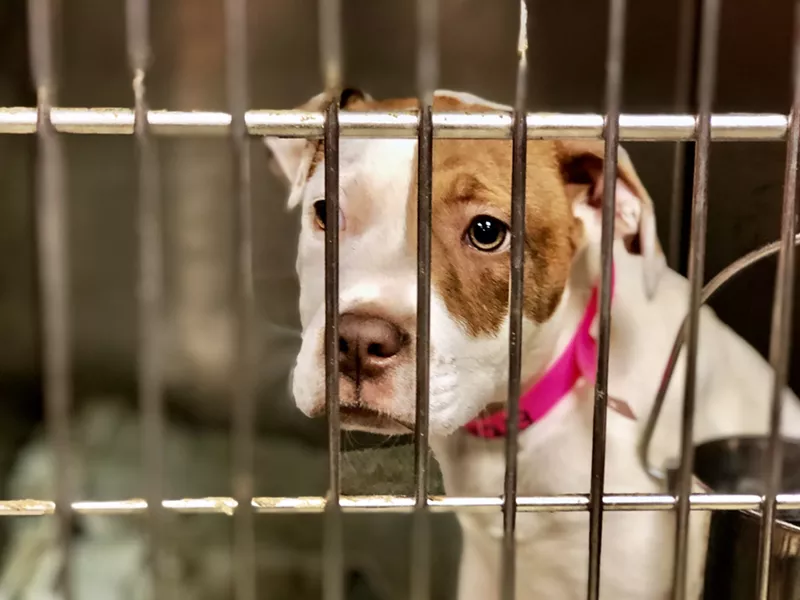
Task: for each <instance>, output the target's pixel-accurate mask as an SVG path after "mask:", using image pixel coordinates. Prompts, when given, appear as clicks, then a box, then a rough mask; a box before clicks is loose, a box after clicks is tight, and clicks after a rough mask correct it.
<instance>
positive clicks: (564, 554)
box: [265, 90, 800, 600]
mask: <svg viewBox="0 0 800 600" xmlns="http://www.w3.org/2000/svg"><path fill="white" fill-rule="evenodd" d="M327 101H328V100H327V99H326V96H325V95H323V94H319V95H317V96H315V97H313V98H311V99H310V100H308V101H307V102H306V103H305V104H303V105H302V106H299V107H298V108H299V109H301V110H309V111H319V110H322V109H323V108H324V106H325V104H326V102H327ZM339 103H340V107H341V110H343V111H350V110H353V111H362V112H369V111H383V112H385V111H415V110H417V106H418V105H417V101H416V100H415V99H410V98H407V99H402V98H401V99H389V100H376V99H374V98H373V97H372V96H370V95H369V94H367V93H365V92H361V91H358V90H347V91H346V92H344V93H342V95H341V97H340V98H339ZM433 109H434V111H450V112H473V113H477V112H486V111H498V110H500V111H509V110H511V109H510V107H509V106H505V105H502V104H498V103H495V102H492V101H489V100H487V99H484V98H481V97H478V96H476V95H473V94H469V93H465V92H454V91H447V90H443V91H438V92H437V93H436V94H435V96H434V103H433ZM265 142H266V144H267V146H268V148H269V149H270V151H271V154H272V156H273V157H274V159H275V164H277V166H278V169H279V171H280V173H281V174H282V176H283V177H285V179H286V181H287V182H288V184H289V187H290V191H289V194H288V206H289V208H290V209H294V208H297V207H300V214H301V219H302V225H301V230H300V234H299V243H298V255H297V273H298V277H299V281H300V300H299V312H300V319H301V325H302V344H301V348H300V351H299V353H298V357H297V361H296V364H295V367H294V370H293V376H292V382H293V383H292V389H293V395H294V398H295V401H296V404H297V406H298V407H299V409H300V410H301V411H302V412H303V413H305V414H306V415H307V416H309V417H317V416H322V415H324V413H325V400H324V387H325V386H324V343H323V339H324V326H325V309H324V307H325V296H324V281H325V278H324V245H325V243H324V230H325V229H326V227H329V226H331V224H329V223H326V219H325V200H324V169H323V162H324V152H323V145H322V142H321V141H308V140H304V139H289V138H274V137H268V138H266V140H265ZM603 162H604V143H603V141H600V140H577V139H568V140H552V141H551V140H543V141H533V140H531V141H529V142H528V146H527V175H526V223H525V229H524V235H525V241H524V253H525V266H524V301H523V330H522V376H523V383H524V385H523V399H522V400H521V403H523V402H527V401H528V400H531V410H527V407H528V405H527V404H525V405H524V406H522V408H523V409H525V410H522V417H523V421H522V422H521V431H520V434H519V455H518V469H519V472H518V493H519V494H520V495H522V496H537V495H555V494H571V493H587V492H588V490H589V486H590V471H591V467H590V457H591V448H592V421H593V398H594V395H593V394H594V392H593V372H592V371H591V363H592V359H593V357H596V354H590V355H587V354H586V349H587V348H588V351H592V344H593V343H594V342H595V340H596V337H597V318H596V303H597V289H598V283H599V278H600V250H599V247H600V228H601V205H602V200H603V189H604V185H603ZM511 165H512V148H511V142H510V141H508V140H477V139H474V140H466V139H438V138H437V139H436V140H435V141H434V144H433V199H432V214H433V216H432V258H431V285H432V292H431V296H432V297H431V335H430V348H431V357H430V408H429V424H430V444H431V448H432V450H433V454H434V456H435V458H436V460H437V461H438V463H439V465H440V467H441V469H442V474H443V477H444V482H445V488H446V490H447V493H448V494H449V495H455V496H482V497H486V496H494V497H496V496H498V495H502V493H503V479H504V470H505V460H504V452H505V450H504V447H505V443H504V440H503V429H502V423H503V421H504V418H505V416H504V412H503V407H504V405H505V404H506V402H507V391H508V368H509V358H508V339H509V276H510V260H509V245H510V231H509V230H510V225H509V223H510V212H511V210H510V209H511V194H510V186H511V171H512V166H511ZM416 173H417V142H416V140H414V139H355V138H349V137H343V138H342V139H341V141H340V212H339V219H338V221H339V222H338V226H339V229H340V232H339V236H340V300H339V303H340V304H339V307H340V322H339V323H340V325H339V333H340V340H339V346H340V361H341V362H340V371H341V376H340V388H339V394H340V411H341V419H342V424H343V427H345V428H346V429H351V430H362V431H369V432H374V433H381V434H386V435H398V434H407V433H409V432H411V431H413V428H414V416H415V344H414V336H415V327H416V294H417V290H416V282H417V279H416V277H417V267H416V242H417V239H416V238H417V230H416V218H417V202H416V197H417V195H416V190H417V184H416ZM615 195H616V219H615V240H614V250H613V257H614V258H613V260H614V267H613V272H614V278H613V299H612V306H611V314H612V321H611V341H610V363H609V411H608V420H607V450H606V471H605V490H606V492H607V493H664V492H665V490H664V489H663V487H662V486H661V485H659V484H658V483H656V482H655V481H654V480H652V479H651V478H650V477H649V476H648V475H647V474H646V473H645V472H644V470H643V469H642V467H641V465H640V464H639V462H638V461H637V458H636V456H637V455H636V446H637V443H638V441H639V439H640V436H641V429H642V427H643V426H644V421H645V419H646V417H647V415H648V414H649V411H650V409H651V405H652V403H653V399H654V397H655V394H656V390H657V388H658V386H659V383H660V381H661V377H662V374H663V370H664V366H665V364H666V362H667V358H668V356H669V353H670V350H671V346H672V343H673V340H674V338H675V335H676V334H677V332H678V330H679V328H680V326H681V323H682V322H683V319H684V318H685V316H686V315H687V311H688V299H689V285H688V282H687V280H686V279H685V278H684V277H683V276H681V275H680V274H678V273H677V272H675V271H673V270H671V269H670V268H668V266H667V265H666V261H665V259H664V254H663V252H662V250H661V246H660V243H659V240H658V235H657V228H656V220H655V212H654V207H653V201H652V199H651V198H650V196H649V194H648V192H647V190H646V188H645V186H644V184H643V183H642V181H641V180H640V178H639V176H638V174H637V172H636V169H635V168H634V165H633V163H632V161H631V159H630V157H629V155H628V154H627V152H626V151H625V149H624V148H622V147H620V149H619V156H618V178H617V182H616V192H615ZM334 226H335V225H334ZM699 339H700V349H699V356H698V367H697V400H696V404H697V407H696V417H695V432H694V434H695V435H694V438H695V441H696V443H700V442H702V441H706V440H710V439H713V438H718V437H724V436H732V435H744V434H765V433H766V432H767V431H768V430H769V426H768V423H769V412H770V402H769V398H770V390H771V387H772V381H773V376H772V370H771V368H770V367H769V365H768V363H767V362H766V361H765V360H764V359H763V358H762V357H761V356H760V355H759V354H758V353H757V352H756V351H755V349H754V348H752V347H751V346H749V345H748V344H747V343H746V342H745V341H744V340H743V339H742V338H741V337H739V336H738V335H737V334H736V333H735V332H734V331H733V330H732V329H730V328H729V327H728V326H727V325H725V324H724V323H723V322H722V321H721V320H720V319H719V318H718V317H717V316H716V315H715V313H714V312H713V311H712V310H711V309H709V308H707V307H704V308H703V309H702V313H701V320H700V332H699ZM594 360H596V358H595V359H594ZM587 364H588V365H589V366H588V367H587ZM564 365H567V367H569V366H570V365H572V367H571V368H572V375H569V374H567V375H565V373H568V372H570V369H569V368H567V369H566V370H564V368H562V367H564ZM576 365H577V366H576ZM576 369H577V371H576ZM576 372H577V375H576ZM684 373H685V353H684V354H683V355H682V356H681V359H680V361H679V363H678V366H677V369H676V371H675V374H674V377H673V382H672V383H671V385H670V387H669V389H668V393H667V397H666V402H665V406H664V409H663V412H662V416H661V418H660V421H659V426H658V428H657V430H656V433H655V437H654V439H653V443H652V446H651V456H652V457H653V459H654V460H656V461H661V462H662V463H663V462H665V461H667V460H668V459H675V457H677V456H678V455H679V447H680V441H679V438H680V423H681V411H682V399H683V381H684V377H685V375H684ZM543 382H544V384H543V385H540V384H542V383H543ZM537 386H538V387H537ZM559 386H561V391H560V392H558V389H559ZM554 390H556V392H558V393H556V392H554ZM784 404H785V409H784V416H783V431H784V432H786V433H795V434H797V433H798V432H800V402H798V399H797V397H796V396H795V395H794V394H793V393H792V392H791V391H789V390H786V391H785V393H784ZM487 432H488V433H487ZM696 489H697V488H696ZM458 518H459V521H460V524H461V528H462V531H463V546H462V558H461V566H460V570H459V576H458V577H459V580H458V586H459V598H460V600H478V599H480V600H489V599H492V598H498V594H499V589H500V588H499V581H500V573H501V559H500V548H501V541H502V532H503V527H502V516H501V515H500V514H499V513H497V514H460V515H459V517H458ZM708 523H709V514H708V513H703V512H697V511H693V512H692V514H691V518H690V532H689V539H690V543H689V558H688V561H689V562H688V577H687V579H688V582H687V590H686V592H687V597H688V598H698V597H700V595H701V593H702V587H703V569H704V557H705V552H706V543H707V533H708ZM603 531H604V535H603V546H602V563H601V580H600V592H601V597H602V598H604V599H607V600H622V599H631V600H633V599H636V600H642V599H653V600H656V599H664V598H668V597H670V590H671V586H672V559H673V552H674V532H675V515H674V512H671V511H660V512H657V511H652V512H627V513H621V512H610V513H606V514H605V516H604V529H603ZM588 533H589V520H588V515H587V514H586V513H580V512H573V513H556V512H553V513H536V514H531V513H521V514H519V515H518V517H517V529H516V536H517V537H516V543H517V561H518V564H517V569H516V572H517V581H516V586H517V587H516V589H517V597H518V598H546V599H548V600H549V599H572V598H575V599H578V598H584V597H585V594H586V589H587V577H588V575H587V568H588Z"/></svg>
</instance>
